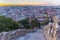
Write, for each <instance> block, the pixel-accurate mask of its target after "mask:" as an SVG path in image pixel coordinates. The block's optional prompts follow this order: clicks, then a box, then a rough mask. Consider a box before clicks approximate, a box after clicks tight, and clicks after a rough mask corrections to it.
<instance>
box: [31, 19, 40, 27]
mask: <svg viewBox="0 0 60 40" xmlns="http://www.w3.org/2000/svg"><path fill="white" fill-rule="evenodd" d="M31 26H32V27H33V28H34V27H40V23H39V21H38V20H37V19H33V20H31Z"/></svg>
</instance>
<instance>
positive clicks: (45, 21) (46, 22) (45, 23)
mask: <svg viewBox="0 0 60 40" xmlns="http://www.w3.org/2000/svg"><path fill="white" fill-rule="evenodd" d="M48 23H49V19H46V20H44V21H43V22H42V23H41V25H43V26H45V25H47V24H48Z"/></svg>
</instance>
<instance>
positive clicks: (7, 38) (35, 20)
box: [0, 5, 60, 40]
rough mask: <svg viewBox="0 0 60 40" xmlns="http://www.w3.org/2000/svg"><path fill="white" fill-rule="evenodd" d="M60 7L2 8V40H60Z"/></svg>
mask: <svg viewBox="0 0 60 40" xmlns="http://www.w3.org/2000/svg"><path fill="white" fill-rule="evenodd" d="M59 26H60V6H32V5H28V6H0V40H60V27H59Z"/></svg>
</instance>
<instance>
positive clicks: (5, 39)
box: [0, 29, 35, 40]
mask: <svg viewBox="0 0 60 40" xmlns="http://www.w3.org/2000/svg"><path fill="white" fill-rule="evenodd" d="M33 31H35V29H31V30H30V29H17V30H14V31H9V32H2V33H0V40H11V39H13V38H16V37H19V36H22V35H25V34H26V33H28V32H33Z"/></svg>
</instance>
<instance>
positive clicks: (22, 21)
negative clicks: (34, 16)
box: [18, 19, 30, 29]
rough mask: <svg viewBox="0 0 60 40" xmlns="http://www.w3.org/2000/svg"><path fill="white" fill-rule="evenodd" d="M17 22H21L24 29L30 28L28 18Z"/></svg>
mask: <svg viewBox="0 0 60 40" xmlns="http://www.w3.org/2000/svg"><path fill="white" fill-rule="evenodd" d="M18 23H21V24H22V25H23V26H24V28H26V29H28V28H30V25H29V20H28V19H23V20H19V21H18Z"/></svg>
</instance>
